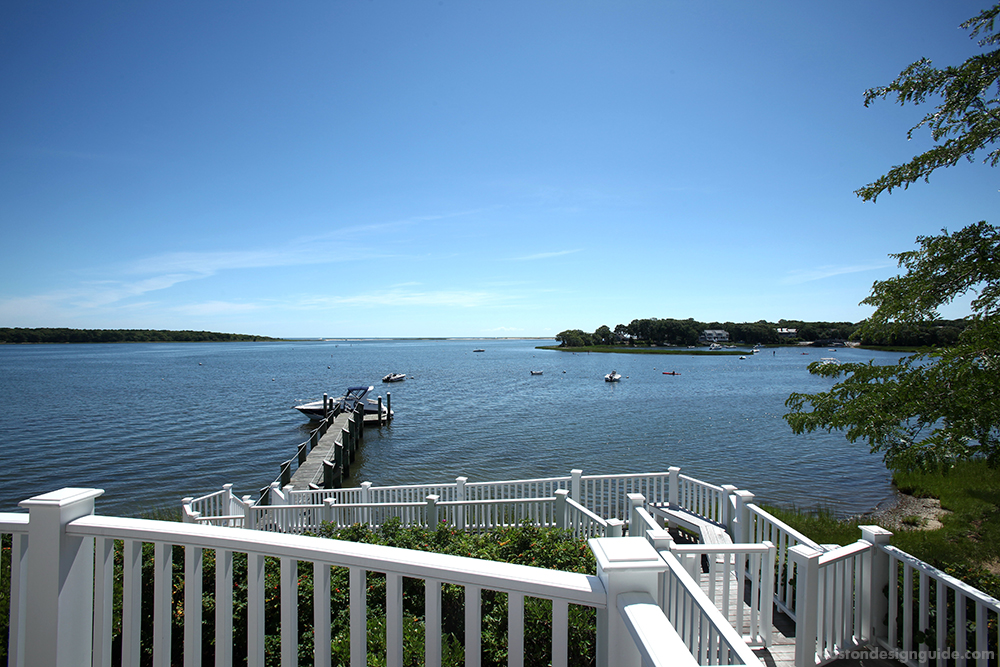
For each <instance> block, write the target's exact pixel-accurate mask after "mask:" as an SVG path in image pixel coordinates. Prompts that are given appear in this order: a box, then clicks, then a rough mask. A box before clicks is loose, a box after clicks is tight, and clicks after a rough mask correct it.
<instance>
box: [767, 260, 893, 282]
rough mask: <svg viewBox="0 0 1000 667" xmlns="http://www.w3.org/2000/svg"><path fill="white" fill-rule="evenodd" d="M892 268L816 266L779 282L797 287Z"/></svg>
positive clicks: (883, 265) (882, 265)
mask: <svg viewBox="0 0 1000 667" xmlns="http://www.w3.org/2000/svg"><path fill="white" fill-rule="evenodd" d="M891 266H894V265H893V264H860V265H853V266H833V265H827V266H817V267H814V268H812V269H799V270H794V271H792V272H790V273H789V274H788V275H786V276H785V277H784V278H782V279H781V280H780V281H779V282H780V283H781V284H782V285H799V284H801V283H808V282H812V281H814V280H824V279H826V278H832V277H834V276H842V275H846V274H849V273H863V272H865V271H878V270H880V269H885V268H889V267H891Z"/></svg>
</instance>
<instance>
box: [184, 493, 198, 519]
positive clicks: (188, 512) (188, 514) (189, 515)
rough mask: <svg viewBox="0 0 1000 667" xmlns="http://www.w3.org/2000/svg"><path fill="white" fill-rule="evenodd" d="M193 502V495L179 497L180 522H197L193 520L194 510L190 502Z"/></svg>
mask: <svg viewBox="0 0 1000 667" xmlns="http://www.w3.org/2000/svg"><path fill="white" fill-rule="evenodd" d="M192 502H194V496H188V497H187V498H181V522H182V523H198V522H197V521H195V520H194V511H193V510H192V509H191V503H192Z"/></svg>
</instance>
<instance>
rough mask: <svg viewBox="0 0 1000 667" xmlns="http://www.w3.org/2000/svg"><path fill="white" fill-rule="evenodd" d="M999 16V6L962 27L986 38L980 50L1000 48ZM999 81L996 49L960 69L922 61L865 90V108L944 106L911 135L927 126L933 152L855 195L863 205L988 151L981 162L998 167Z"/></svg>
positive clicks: (999, 61)
mask: <svg viewBox="0 0 1000 667" xmlns="http://www.w3.org/2000/svg"><path fill="white" fill-rule="evenodd" d="M998 14H1000V4H997V5H994V6H993V7H991V8H990V9H986V10H983V11H982V12H980V13H979V14H978V15H977V16H974V17H973V18H971V19H969V20H968V21H966V22H965V23H963V24H962V26H961V27H963V28H965V29H966V30H969V32H970V37H972V38H975V37H978V36H979V35H983V36H982V38H981V39H980V40H979V45H980V46H982V47H987V46H993V45H997V44H1000V35H997V34H994V32H993V29H994V26H993V23H994V20H995V19H996V17H997V15H998ZM998 79H1000V49H993V50H991V51H987V52H985V53H981V54H978V55H975V56H973V57H971V58H969V59H968V60H966V61H965V62H964V63H962V64H961V65H959V66H957V67H945V68H944V69H937V68H935V67H933V66H932V65H931V61H930V60H928V59H927V58H921V59H920V60H918V61H917V62H915V63H913V64H911V65H910V66H909V67H907V68H906V69H904V70H903V71H902V72H901V73H900V75H899V77H897V78H896V80H895V81H893V82H892V83H890V84H889V85H887V86H879V87H877V88H871V89H869V90H868V91H866V92H865V106H866V107H867V106H869V105H870V104H871V103H872V102H874V101H875V100H879V99H886V98H888V97H892V96H895V98H896V102H898V103H899V104H900V105H906V104H923V103H925V102H927V101H929V100H932V99H940V102H939V103H938V104H937V105H936V106H935V107H934V108H933V109H932V110H930V111H929V112H927V114H925V115H924V117H923V118H921V119H920V122H918V123H917V124H916V125H914V126H913V127H912V128H910V131H909V133H908V134H907V137H908V138H912V137H913V134H914V132H916V131H917V130H919V129H920V128H923V127H926V128H927V129H928V130H930V133H931V138H932V139H933V140H934V142H935V145H934V147H933V148H931V149H930V150H928V151H926V152H924V153H921V154H920V155H917V156H915V157H914V158H913V159H912V160H910V161H909V162H907V163H906V164H902V165H897V166H894V167H893V168H892V169H890V170H889V171H888V173H886V174H885V175H883V176H881V177H880V178H878V179H877V180H875V181H874V182H872V183H869V184H868V185H866V186H864V187H863V188H861V189H859V190H857V191H856V194H857V195H858V196H859V197H861V198H862V199H864V200H865V201H875V199H876V198H877V197H878V196H879V195H880V194H882V193H883V192H892V191H893V190H894V189H895V188H898V187H902V188H903V189H904V190H905V189H906V188H908V187H909V185H910V184H911V183H914V182H916V181H918V180H921V179H923V180H924V181H925V182H926V181H927V180H928V179H929V178H930V175H931V172H933V171H934V170H936V169H939V168H941V167H951V166H954V165H955V164H957V163H958V162H959V160H961V159H962V158H966V159H968V160H969V161H970V162H971V161H973V160H974V159H975V158H976V156H977V155H978V154H981V153H982V152H983V151H987V153H986V156H985V158H984V160H983V161H984V162H985V163H987V164H989V165H990V166H994V167H995V166H996V165H997V163H998V162H1000V148H993V146H994V145H995V144H996V143H997V140H998V139H1000V99H998V97H997V93H998V92H1000V85H998Z"/></svg>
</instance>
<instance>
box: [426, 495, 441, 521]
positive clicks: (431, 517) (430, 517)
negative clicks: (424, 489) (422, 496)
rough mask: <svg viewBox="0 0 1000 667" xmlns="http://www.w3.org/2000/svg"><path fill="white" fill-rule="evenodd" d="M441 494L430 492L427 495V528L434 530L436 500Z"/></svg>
mask: <svg viewBox="0 0 1000 667" xmlns="http://www.w3.org/2000/svg"><path fill="white" fill-rule="evenodd" d="M439 500H441V496H438V495H434V494H431V495H429V496H427V528H429V529H430V530H434V529H435V528H437V525H438V505H437V504H438V501H439Z"/></svg>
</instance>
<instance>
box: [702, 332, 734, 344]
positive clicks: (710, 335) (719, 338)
mask: <svg viewBox="0 0 1000 667" xmlns="http://www.w3.org/2000/svg"><path fill="white" fill-rule="evenodd" d="M698 342H699V343H728V342H729V332H728V331H726V330H724V329H705V330H704V331H702V332H701V335H700V336H698Z"/></svg>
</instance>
